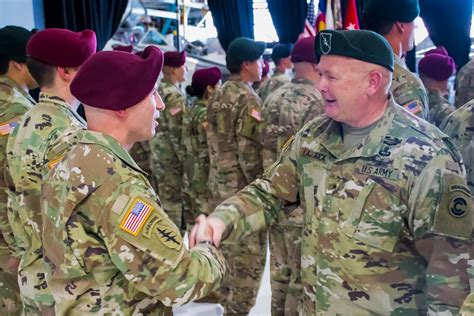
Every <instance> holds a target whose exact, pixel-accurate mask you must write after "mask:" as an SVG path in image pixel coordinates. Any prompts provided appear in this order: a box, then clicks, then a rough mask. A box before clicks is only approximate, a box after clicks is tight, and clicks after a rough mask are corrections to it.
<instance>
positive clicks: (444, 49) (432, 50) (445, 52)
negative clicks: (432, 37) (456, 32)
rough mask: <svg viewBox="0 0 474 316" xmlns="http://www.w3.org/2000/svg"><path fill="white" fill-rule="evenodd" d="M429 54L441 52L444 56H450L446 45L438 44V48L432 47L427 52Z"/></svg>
mask: <svg viewBox="0 0 474 316" xmlns="http://www.w3.org/2000/svg"><path fill="white" fill-rule="evenodd" d="M429 54H440V55H444V56H449V54H448V51H447V50H446V48H444V46H438V47H436V48H433V49H430V50H429V51H427V52H426V53H425V55H429Z"/></svg>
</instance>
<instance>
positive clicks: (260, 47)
mask: <svg viewBox="0 0 474 316" xmlns="http://www.w3.org/2000/svg"><path fill="white" fill-rule="evenodd" d="M265 48H266V45H265V43H264V42H256V41H254V40H252V39H250V38H247V37H237V38H236V39H234V40H233V41H232V42H231V43H230V44H229V47H228V48H227V54H226V59H228V60H233V61H253V60H256V59H258V58H260V56H262V55H263V52H264V51H265Z"/></svg>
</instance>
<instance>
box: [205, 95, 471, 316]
mask: <svg viewBox="0 0 474 316" xmlns="http://www.w3.org/2000/svg"><path fill="white" fill-rule="evenodd" d="M460 159H461V157H460V154H459V152H458V151H457V150H456V149H455V148H454V146H453V145H452V144H451V143H450V140H449V138H447V137H446V135H444V134H442V133H440V132H439V130H438V129H436V128H434V127H433V126H432V125H431V124H429V123H427V122H425V121H423V120H421V119H419V118H416V117H414V116H413V115H410V114H408V113H406V111H404V110H403V109H401V108H400V107H399V106H398V105H397V104H396V103H394V102H393V101H390V103H389V107H388V109H387V110H386V112H385V114H384V116H383V117H382V119H381V120H380V121H379V122H378V123H377V124H376V126H375V127H374V128H373V130H372V131H371V132H370V134H369V135H368V136H367V137H366V138H365V139H364V140H362V141H361V142H360V144H358V145H356V146H354V147H352V148H350V149H345V146H344V144H343V141H342V135H341V126H340V123H337V122H335V121H333V120H331V119H329V118H327V117H326V116H321V117H319V118H317V119H315V120H313V121H311V122H310V123H308V124H307V125H305V126H304V127H303V129H302V130H300V131H299V132H298V134H297V135H296V137H295V138H294V139H293V140H292V141H290V142H289V143H288V144H287V145H285V147H284V149H283V151H282V154H281V156H280V157H279V160H278V162H277V163H276V164H274V165H273V167H272V168H270V169H269V170H267V171H266V173H265V175H264V177H263V179H261V180H260V179H259V180H256V181H255V182H253V183H252V184H251V185H250V186H248V187H246V188H245V189H244V190H242V191H240V192H239V193H238V194H237V195H235V196H234V197H232V198H230V199H228V200H226V201H225V202H223V203H222V204H220V205H219V206H218V207H217V209H216V211H215V212H214V213H213V214H212V215H211V216H217V217H219V218H221V219H222V220H224V222H225V223H226V224H227V227H228V231H230V230H231V229H232V228H233V232H232V235H231V236H230V237H229V238H231V239H236V238H239V237H241V236H243V235H245V234H248V233H249V232H251V231H255V230H259V229H262V228H263V227H265V226H267V225H269V224H270V223H271V222H273V221H275V220H277V221H278V220H279V219H280V218H283V217H285V213H284V211H283V210H284V209H282V208H281V206H285V205H291V204H297V205H301V207H302V208H303V209H304V210H305V217H304V228H303V234H302V246H301V247H302V248H301V251H302V254H301V256H302V257H301V267H302V272H301V279H302V284H303V293H304V294H303V296H302V297H301V299H300V302H301V306H300V309H299V310H300V313H301V314H302V315H316V314H321V315H326V314H327V315H336V314H341V315H344V314H347V313H348V311H350V313H351V314H354V315H374V314H379V315H389V314H392V315H411V314H416V315H418V314H422V315H424V314H426V313H427V311H428V310H429V311H430V312H431V313H432V314H433V315H434V314H438V313H441V312H443V311H446V315H448V314H449V315H450V314H455V313H457V312H458V311H459V307H460V306H461V304H462V302H463V301H464V299H465V297H466V296H467V295H468V294H469V292H470V286H469V277H468V273H467V260H468V258H469V257H470V247H471V242H472V235H471V234H472V226H473V225H472V211H473V210H472V201H471V197H470V191H469V189H468V187H467V186H466V182H465V179H464V175H465V171H464V168H463V166H462V164H460V163H458V162H459V160H460ZM443 315H444V314H443Z"/></svg>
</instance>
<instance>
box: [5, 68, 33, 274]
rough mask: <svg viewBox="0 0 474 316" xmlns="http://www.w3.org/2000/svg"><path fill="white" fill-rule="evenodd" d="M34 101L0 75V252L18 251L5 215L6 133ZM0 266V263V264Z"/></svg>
mask: <svg viewBox="0 0 474 316" xmlns="http://www.w3.org/2000/svg"><path fill="white" fill-rule="evenodd" d="M35 103H36V102H35V101H34V100H33V99H32V98H31V97H30V95H29V94H28V93H27V92H25V91H24V90H23V89H21V88H20V87H19V86H18V85H17V84H16V82H15V81H13V80H11V79H9V78H7V77H5V76H0V232H1V235H0V252H1V253H4V252H5V253H7V252H8V250H7V248H10V251H11V252H12V253H14V254H16V255H18V253H19V252H20V249H17V247H18V246H19V245H18V244H17V243H16V242H15V239H14V237H13V232H12V228H11V225H10V224H9V222H8V216H7V200H8V197H7V192H6V189H7V188H6V183H5V179H4V173H5V172H6V171H5V170H6V168H7V157H6V152H7V141H8V135H10V133H11V132H12V131H13V128H14V127H15V126H16V125H17V124H18V122H19V121H20V119H21V116H22V115H23V114H25V113H26V112H27V111H28V110H29V109H31V107H32V106H33V105H34V104H35ZM0 266H1V264H0Z"/></svg>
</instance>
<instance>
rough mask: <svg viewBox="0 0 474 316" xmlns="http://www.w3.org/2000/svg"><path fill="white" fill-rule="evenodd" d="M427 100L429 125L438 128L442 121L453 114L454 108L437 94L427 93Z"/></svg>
mask: <svg viewBox="0 0 474 316" xmlns="http://www.w3.org/2000/svg"><path fill="white" fill-rule="evenodd" d="M428 99H429V102H430V103H429V104H430V123H432V124H434V125H436V126H437V127H440V126H441V123H442V122H443V120H445V119H446V117H447V116H448V115H449V114H451V113H453V111H454V110H455V108H454V107H453V106H452V105H451V103H449V101H448V100H447V99H446V98H445V97H443V96H442V95H441V93H439V92H436V91H428Z"/></svg>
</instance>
